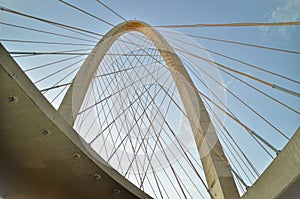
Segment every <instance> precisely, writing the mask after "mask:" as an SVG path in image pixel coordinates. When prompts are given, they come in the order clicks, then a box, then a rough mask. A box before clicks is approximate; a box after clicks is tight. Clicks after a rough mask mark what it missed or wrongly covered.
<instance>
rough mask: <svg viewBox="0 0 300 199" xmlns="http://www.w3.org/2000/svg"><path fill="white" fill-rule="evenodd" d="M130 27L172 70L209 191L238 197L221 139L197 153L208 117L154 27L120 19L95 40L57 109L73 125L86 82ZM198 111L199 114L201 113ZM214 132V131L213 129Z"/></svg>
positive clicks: (179, 61)
mask: <svg viewBox="0 0 300 199" xmlns="http://www.w3.org/2000/svg"><path fill="white" fill-rule="evenodd" d="M131 31H137V32H140V33H142V34H143V35H145V36H146V37H147V38H148V39H149V40H150V41H151V42H153V44H154V45H155V46H156V48H157V49H158V51H159V52H160V54H161V56H162V57H163V59H164V61H165V63H166V65H167V66H168V68H169V69H170V70H171V71H172V77H173V80H174V82H175V85H176V87H177V89H178V92H179V95H180V97H181V100H182V103H183V105H184V108H185V111H186V114H187V116H188V119H189V122H190V123H191V124H194V125H191V128H192V131H193V135H194V139H195V142H196V145H197V148H198V151H199V155H200V157H201V161H202V165H203V168H204V172H205V175H206V180H207V184H208V189H209V190H210V194H211V195H212V197H214V198H218V199H219V198H233V199H234V198H238V191H237V188H236V186H235V183H234V180H233V177H232V173H231V171H230V165H229V163H228V161H227V159H226V157H225V154H224V152H223V149H222V146H221V144H220V142H219V141H218V140H217V142H216V143H215V144H214V146H213V148H212V150H210V152H209V153H208V154H205V155H203V154H201V153H200V148H201V147H202V146H203V144H207V143H206V140H205V136H206V134H207V133H208V131H209V125H210V124H211V120H210V118H209V115H208V113H207V111H206V109H205V106H204V104H203V102H202V100H201V98H200V96H199V94H198V93H197V92H196V91H195V89H194V88H195V85H194V83H193V81H192V79H191V77H190V76H189V74H188V72H187V70H186V69H185V67H184V65H183V63H182V62H181V60H180V58H179V57H178V55H177V54H176V53H175V51H174V50H173V48H172V47H171V46H170V44H169V43H168V42H167V40H166V39H164V38H163V36H162V35H161V34H160V33H159V32H158V31H157V30H155V29H154V28H153V27H151V26H150V25H148V24H146V23H144V22H141V21H136V20H133V21H126V22H123V23H121V24H119V25H117V26H115V27H114V28H113V29H112V30H110V31H109V32H108V33H107V34H106V35H105V36H104V37H103V38H102V39H101V40H100V41H99V42H98V43H97V44H96V46H95V47H94V48H93V50H92V51H91V53H90V54H89V55H88V57H87V58H86V60H85V62H84V63H83V65H82V66H81V68H80V69H79V71H78V73H77V74H76V77H75V78H74V80H73V82H72V84H71V85H70V87H69V89H68V91H67V93H66V95H65V97H64V99H63V101H62V103H61V105H60V107H59V113H60V114H61V115H62V116H63V117H64V118H65V120H66V121H67V122H68V123H69V124H70V125H71V126H73V124H74V122H75V120H76V116H77V114H78V113H79V110H80V107H81V105H82V103H83V100H84V98H85V95H86V93H87V90H88V88H89V85H90V84H91V81H92V79H93V76H94V74H95V73H96V71H97V68H98V67H99V64H100V63H101V61H102V59H103V58H104V56H105V55H106V53H107V52H108V50H109V48H110V47H111V46H112V44H113V43H114V42H115V41H116V40H118V39H119V38H120V37H121V36H122V35H123V34H125V33H128V32H131ZM199 114H201V117H200V115H199ZM195 124H196V125H195ZM210 133H211V130H210ZM213 133H214V134H216V133H215V130H214V129H213ZM224 160H225V161H224Z"/></svg>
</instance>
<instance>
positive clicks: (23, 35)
mask: <svg viewBox="0 0 300 199" xmlns="http://www.w3.org/2000/svg"><path fill="white" fill-rule="evenodd" d="M46 2H47V3H46ZM67 2H70V3H73V4H74V5H76V6H78V7H80V8H82V9H84V10H88V11H89V12H91V13H93V14H94V15H96V16H99V17H100V18H103V19H105V20H107V21H109V22H110V23H112V24H118V23H120V22H122V20H121V19H120V18H118V17H116V16H115V15H113V14H112V13H111V12H109V11H108V10H107V9H105V8H103V7H102V6H100V5H99V4H98V3H97V2H96V1H92V0H88V1H86V0H85V1H79V0H72V1H71V0H69V1H67ZM103 2H104V3H105V4H106V5H108V6H109V7H111V8H112V9H114V10H115V11H116V12H118V13H119V14H120V15H122V16H123V17H124V18H126V19H127V20H130V19H137V20H141V21H145V22H147V23H149V24H150V25H154V26H155V25H177V24H198V23H238V22H283V21H300V12H299V10H300V0H276V1H270V0H253V1H233V0H229V1H221V0H219V1H217V0H206V1H204V0H189V1H179V0H172V1H171V0H165V1H161V0H152V1H149V0H148V1H146V0H127V1H117V0H112V1H107V0H106V1H103ZM0 5H1V6H4V7H7V8H10V9H15V10H17V11H20V12H24V13H28V14H31V15H34V16H37V17H42V18H45V19H49V20H53V21H57V22H60V23H64V24H68V25H72V26H76V27H80V28H84V29H86V30H91V31H94V32H97V33H101V34H104V33H105V32H107V31H108V30H110V28H111V27H110V26H108V25H107V24H104V23H101V22H99V21H97V20H95V19H92V18H90V17H88V16H86V15H84V14H82V13H79V12H78V11H76V10H74V9H71V8H69V7H67V6H66V5H64V4H63V3H61V2H59V1H54V0H51V1H41V0H28V1H24V0H0ZM0 20H1V21H2V22H5V23H14V24H18V25H23V26H28V27H32V28H41V29H44V30H49V31H58V32H60V31H61V32H62V33H67V32H66V31H65V30H61V29H59V28H57V27H52V26H49V25H46V24H43V23H40V22H36V21H34V20H28V19H24V18H23V17H20V16H15V15H12V14H8V13H4V12H2V11H1V12H0ZM175 30H176V31H179V32H182V33H184V34H193V35H198V36H207V37H212V38H218V39H225V40H232V41H238V42H245V43H250V44H255V45H262V46H269V47H274V48H280V49H288V50H292V51H298V52H299V51H300V38H299V35H300V27H296V26H283V27H231V28H224V27H222V28H217V27H216V28H190V29H189V28H187V29H175ZM68 34H71V35H76V34H73V33H70V32H68ZM0 38H1V39H24V40H39V41H59V42H63V41H72V40H68V39H67V40H66V39H65V38H59V37H56V36H51V35H45V34H40V33H33V32H30V31H22V30H20V29H15V28H11V27H7V26H4V25H1V24H0ZM193 40H195V41H196V42H198V43H199V44H200V45H201V46H203V47H204V48H208V49H210V50H213V51H216V52H219V53H222V54H225V55H228V56H232V57H234V58H236V59H240V60H243V61H246V62H249V63H251V64H253V65H256V66H260V67H261V68H264V69H267V70H270V71H273V72H276V73H279V74H282V75H284V76H287V77H290V78H292V79H295V80H298V81H299V79H300V69H299V63H300V56H299V54H288V53H282V52H275V51H270V50H264V49H257V48H252V47H245V46H239V45H234V44H225V43H220V42H214V41H209V40H204V39H195V38H193ZM3 44H4V46H5V47H6V48H7V49H8V50H9V51H57V50H62V47H60V46H46V47H45V46H44V45H36V44H35V45H33V44H32V45H28V44H27V45H26V44H22V45H21V44H18V43H10V42H3ZM68 49H72V48H71V47H63V50H68ZM210 56H211V57H212V59H213V60H214V61H216V62H219V63H222V64H224V65H226V66H230V67H232V68H234V69H237V70H240V71H243V72H245V73H247V74H250V75H253V76H255V77H259V78H261V79H264V80H266V81H269V82H272V83H275V84H276V85H280V86H282V87H286V88H288V89H291V90H293V91H296V92H298V93H299V92H300V86H299V84H295V83H290V82H288V81H286V80H282V79H280V78H277V77H273V76H271V75H268V74H265V73H262V72H259V71H257V70H253V69H250V68H248V67H245V66H244V65H242V64H239V63H236V62H233V61H229V60H227V59H224V58H221V57H219V56H216V55H213V54H210ZM51 59H52V58H51V57H49V56H48V57H38V58H32V59H31V58H22V59H17V62H18V63H19V65H21V67H23V68H24V69H26V67H27V68H29V67H30V66H32V65H38V64H40V63H42V62H49V60H51ZM44 72H45V73H47V72H48V71H44ZM39 76H41V73H40V72H37V73H31V77H32V78H33V79H38V77H39ZM222 77H223V83H224V84H225V85H226V87H227V88H229V89H230V90H232V91H234V92H235V93H237V95H239V96H240V97H241V99H243V100H245V101H246V102H247V103H248V104H249V105H250V106H252V107H253V108H254V109H255V110H257V112H259V113H260V114H262V115H263V116H264V117H266V118H267V119H268V120H270V121H271V122H272V123H274V124H275V125H276V126H278V128H279V129H280V130H282V131H283V132H284V133H286V135H288V136H289V137H290V136H291V135H292V134H293V133H294V132H295V130H296V129H297V128H298V127H299V124H300V117H299V115H298V114H295V113H293V112H291V111H289V110H287V109H286V108H283V107H282V106H280V105H278V103H274V102H272V101H270V100H268V99H267V98H265V97H264V96H262V95H260V94H258V93H257V92H255V91H253V89H249V88H248V87H247V86H245V85H244V84H241V83H239V82H238V81H235V80H233V79H232V78H230V77H228V76H226V75H224V74H222ZM241 78H242V79H243V80H245V81H246V82H247V83H250V84H252V85H253V86H255V87H256V88H259V89H261V90H263V91H265V92H266V93H268V94H270V95H271V96H273V97H274V98H276V99H278V100H280V101H282V102H284V103H286V104H288V105H289V106H291V107H293V108H294V109H296V110H298V111H299V110H300V101H299V98H297V97H294V96H291V95H288V94H285V93H282V92H280V91H277V90H274V89H270V88H267V87H266V86H264V85H261V84H259V83H257V82H254V81H253V80H249V79H246V78H244V77H241ZM45 86H46V85H41V88H43V87H45ZM226 96H227V100H226V104H227V105H228V106H229V107H230V108H231V110H232V111H233V112H234V113H235V114H236V115H237V116H238V118H240V120H241V121H243V122H245V123H246V124H247V125H249V127H251V128H252V129H253V130H255V131H256V132H257V133H259V134H260V135H261V136H262V137H264V138H265V139H267V140H268V141H270V142H271V143H273V144H274V145H275V146H276V147H278V148H279V149H281V148H282V147H283V146H284V144H286V140H284V139H282V138H281V137H280V136H278V135H277V134H276V133H275V132H274V130H272V128H270V126H268V125H266V124H265V123H264V122H262V121H261V120H260V119H259V118H257V117H256V116H255V114H253V113H251V111H249V110H247V109H245V107H244V106H243V105H242V104H240V103H239V102H237V101H236V100H235V99H234V98H233V97H232V96H230V95H229V94H227V95H226ZM226 125H227V126H228V129H229V130H231V132H232V134H233V136H234V137H236V138H237V139H239V140H241V143H244V144H245V146H242V147H244V148H245V149H246V150H247V149H249V146H248V145H252V144H253V143H249V142H247V140H248V139H249V135H245V134H243V133H244V132H243V133H242V129H241V128H240V127H239V126H238V125H236V124H235V123H234V122H232V121H231V120H230V119H227V120H226ZM248 152H249V156H250V157H251V158H252V159H253V161H255V162H257V164H258V167H259V169H260V170H263V169H264V168H265V167H266V166H267V164H268V163H269V162H270V160H269V159H268V158H267V157H265V156H264V155H261V156H257V155H256V154H257V153H259V150H258V149H256V148H255V147H253V148H252V150H248Z"/></svg>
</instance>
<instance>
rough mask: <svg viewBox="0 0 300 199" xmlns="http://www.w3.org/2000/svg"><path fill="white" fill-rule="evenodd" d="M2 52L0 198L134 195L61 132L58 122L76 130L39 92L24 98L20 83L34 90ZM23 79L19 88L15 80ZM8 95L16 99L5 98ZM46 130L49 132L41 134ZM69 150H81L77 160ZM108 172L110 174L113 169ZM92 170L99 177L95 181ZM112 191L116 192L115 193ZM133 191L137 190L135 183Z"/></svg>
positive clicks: (126, 196) (23, 198)
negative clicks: (42, 107) (43, 106)
mask: <svg viewBox="0 0 300 199" xmlns="http://www.w3.org/2000/svg"><path fill="white" fill-rule="evenodd" d="M5 53H6V52H5V51H4V50H3V49H2V48H1V52H0V54H1V62H0V64H1V67H0V93H1V95H0V107H1V108H0V109H1V111H0V196H1V197H4V196H5V197H6V198H11V199H18V198H20V199H26V198H30V199H32V198H51V199H53V198H56V199H58V198H64V199H65V198H72V199H75V198H139V197H137V196H135V195H134V194H133V193H131V192H132V191H131V192H130V191H128V190H127V189H126V188H124V186H122V185H121V184H120V183H118V182H117V181H115V180H114V179H113V178H112V177H111V176H110V175H108V174H107V172H104V171H103V170H102V169H100V168H99V166H98V165H97V164H96V163H94V162H93V161H92V160H91V158H90V157H88V156H87V155H86V153H84V152H82V150H81V149H79V148H78V146H77V145H76V144H74V142H73V141H71V140H70V139H69V137H68V136H66V135H65V132H63V131H62V130H61V127H62V126H64V127H65V129H66V128H67V129H68V130H64V131H68V132H71V134H72V133H73V136H76V132H75V131H74V130H73V129H72V128H71V127H70V126H68V125H67V123H66V122H65V124H64V121H63V119H62V118H61V117H60V115H58V113H57V112H56V111H55V110H54V109H53V108H52V106H51V105H50V104H49V103H48V102H47V101H46V99H44V97H43V96H42V95H41V94H40V96H38V95H37V96H36V98H35V99H32V97H29V96H28V93H27V91H24V88H21V87H22V86H24V87H26V89H27V90H29V92H31V94H32V93H35V92H36V93H38V90H37V89H36V88H35V87H34V85H33V84H32V83H31V82H30V81H29V80H28V81H27V80H26V78H27V77H26V76H25V74H22V73H20V72H18V71H19V69H17V68H15V65H16V64H15V62H13V60H12V59H11V57H10V56H8V55H6V56H5ZM10 63H11V65H10ZM4 65H6V66H5V67H6V69H7V67H9V70H14V68H15V69H16V72H15V74H14V75H12V74H13V73H8V72H7V71H6V70H5V67H4ZM16 66H17V65H16ZM25 80H26V81H27V82H26V83H24V82H23V83H24V84H23V85H22V86H20V85H19V84H18V83H17V82H18V81H19V83H20V82H22V81H25ZM11 96H14V99H15V100H12V101H10V100H9V98H10V97H11ZM41 102H43V103H46V104H47V103H48V105H47V106H45V109H44V110H42V109H41V108H40V107H39V106H38V104H41ZM49 107H50V108H49ZM50 112H51V113H52V116H51V117H50V118H49V115H48V116H47V114H49V113H50ZM56 113H57V115H56ZM58 123H59V125H58ZM59 126H60V127H59ZM45 129H48V130H49V132H50V133H51V134H50V135H43V133H42V132H43V130H45ZM74 153H78V154H80V158H79V159H76V158H74V157H73V154H74ZM108 171H110V172H111V173H113V175H115V172H114V171H113V170H109V169H108ZM95 174H98V175H99V176H101V178H100V179H96V178H97V177H95ZM116 176H117V175H116ZM124 181H126V180H125V179H124ZM126 183H127V181H126V182H125V183H124V184H126ZM127 184H128V183H127ZM130 186H131V187H133V185H132V184H131V185H130ZM116 189H118V190H120V193H119V194H118V193H116V192H115V191H117V190H116ZM132 190H134V191H136V193H138V194H140V195H141V194H142V192H141V191H140V192H138V191H139V190H138V188H136V187H134V188H133V189H132ZM117 192H118V191H117Z"/></svg>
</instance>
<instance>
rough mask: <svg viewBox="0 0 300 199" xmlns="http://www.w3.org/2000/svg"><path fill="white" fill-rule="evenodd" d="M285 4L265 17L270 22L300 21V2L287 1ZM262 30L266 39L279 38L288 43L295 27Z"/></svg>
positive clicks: (264, 28)
mask: <svg viewBox="0 0 300 199" xmlns="http://www.w3.org/2000/svg"><path fill="white" fill-rule="evenodd" d="M285 2H286V3H285V4H284V5H281V6H278V7H277V8H275V9H273V10H272V11H271V12H270V13H269V14H267V15H266V16H265V18H266V19H267V21H268V22H289V21H297V20H299V19H300V0H287V1H285ZM261 30H262V33H263V36H264V37H268V36H278V37H280V39H283V40H285V41H288V40H289V38H290V36H291V33H292V31H293V30H294V27H293V26H281V27H276V28H270V27H263V28H261Z"/></svg>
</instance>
